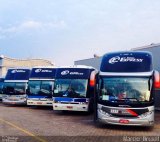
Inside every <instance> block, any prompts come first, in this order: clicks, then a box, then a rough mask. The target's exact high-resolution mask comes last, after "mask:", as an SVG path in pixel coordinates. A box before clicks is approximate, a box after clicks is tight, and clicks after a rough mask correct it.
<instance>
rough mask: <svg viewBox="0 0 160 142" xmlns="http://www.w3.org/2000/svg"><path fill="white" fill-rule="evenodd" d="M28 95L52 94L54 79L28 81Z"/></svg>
mask: <svg viewBox="0 0 160 142" xmlns="http://www.w3.org/2000/svg"><path fill="white" fill-rule="evenodd" d="M28 90H29V94H28V95H34V96H50V97H51V96H52V92H53V91H52V90H53V81H49V80H44V81H39V80H38V81H35V80H33V81H31V80H30V81H29V83H28Z"/></svg>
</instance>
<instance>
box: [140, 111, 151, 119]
mask: <svg viewBox="0 0 160 142" xmlns="http://www.w3.org/2000/svg"><path fill="white" fill-rule="evenodd" d="M152 113H153V110H152V111H149V112H146V113H143V114H141V115H139V117H140V118H145V117H147V116H149V115H152Z"/></svg>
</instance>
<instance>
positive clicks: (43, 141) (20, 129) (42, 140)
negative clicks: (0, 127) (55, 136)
mask: <svg viewBox="0 0 160 142" xmlns="http://www.w3.org/2000/svg"><path fill="white" fill-rule="evenodd" d="M0 121H1V122H4V123H6V124H8V125H10V126H12V127H14V128H16V129H18V130H19V131H21V132H23V133H25V134H27V135H29V136H32V137H33V138H34V139H36V140H38V141H40V142H47V141H46V140H44V139H42V138H40V137H38V136H36V135H34V134H33V133H31V132H29V131H27V130H25V129H23V128H20V127H19V126H17V125H15V124H13V123H11V122H9V121H6V120H4V119H2V118H0Z"/></svg>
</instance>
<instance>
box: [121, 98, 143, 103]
mask: <svg viewBox="0 0 160 142" xmlns="http://www.w3.org/2000/svg"><path fill="white" fill-rule="evenodd" d="M123 99H124V100H125V101H130V100H132V101H133V100H134V101H135V100H136V102H138V103H141V102H140V101H139V100H138V99H137V98H123Z"/></svg>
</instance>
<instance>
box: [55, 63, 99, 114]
mask: <svg viewBox="0 0 160 142" xmlns="http://www.w3.org/2000/svg"><path fill="white" fill-rule="evenodd" d="M96 73H97V72H96V70H95V69H94V68H93V67H89V66H71V67H61V68H57V72H56V81H55V88H54V93H53V109H54V110H64V111H65V110H68V111H90V110H93V98H94V90H95V77H96Z"/></svg>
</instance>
